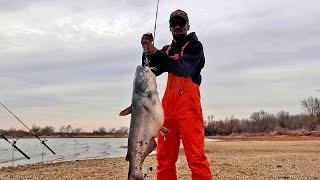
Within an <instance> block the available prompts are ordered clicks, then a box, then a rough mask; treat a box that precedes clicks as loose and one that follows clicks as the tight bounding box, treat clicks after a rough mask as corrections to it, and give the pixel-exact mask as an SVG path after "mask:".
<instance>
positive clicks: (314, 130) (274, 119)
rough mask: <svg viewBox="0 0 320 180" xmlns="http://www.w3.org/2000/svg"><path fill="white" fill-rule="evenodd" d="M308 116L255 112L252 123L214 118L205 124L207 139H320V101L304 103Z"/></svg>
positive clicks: (232, 118) (248, 120)
mask: <svg viewBox="0 0 320 180" xmlns="http://www.w3.org/2000/svg"><path fill="white" fill-rule="evenodd" d="M301 105H302V108H303V109H304V113H301V114H296V115H290V114H289V112H285V111H280V112H278V113H276V114H272V113H268V112H265V111H263V110H261V111H259V112H254V113H252V114H251V116H250V117H249V119H238V118H235V117H233V116H232V117H230V118H226V119H225V120H215V119H214V116H213V115H210V116H208V117H207V120H206V121H205V135H207V136H214V135H232V134H248V135H250V134H254V135H259V134H274V135H317V136H320V100H319V99H318V98H314V97H309V98H306V99H303V100H301Z"/></svg>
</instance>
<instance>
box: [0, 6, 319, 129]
mask: <svg viewBox="0 0 320 180" xmlns="http://www.w3.org/2000/svg"><path fill="white" fill-rule="evenodd" d="M176 9H182V10H185V11H186V12H187V13H188V16H189V19H190V25H191V27H190V31H189V33H190V32H196V34H197V36H198V37H199V40H200V41H201V42H202V44H203V46H204V53H205V57H206V64H205V67H204V69H203V71H202V73H201V74H202V84H201V100H202V109H203V114H204V120H206V118H207V116H209V115H213V116H214V117H215V118H216V119H225V118H227V117H231V116H234V117H236V118H240V119H242V118H249V117H250V115H251V113H253V112H257V111H260V110H264V111H265V112H269V113H277V112H280V111H287V112H289V113H290V114H300V113H303V108H302V107H301V103H300V101H301V100H302V99H304V98H308V97H310V96H313V97H319V90H318V89H319V84H320V79H319V78H317V77H318V76H319V69H320V61H319V59H320V52H319V50H318V49H319V47H320V43H319V42H320V30H319V27H320V22H319V21H318V19H317V14H319V11H320V2H318V1H311V3H310V2H308V3H306V2H305V3H303V2H301V1H299V0H293V1H292V0H284V1H281V2H279V1H277V0H269V1H259V2H252V1H246V0H241V1H238V0H231V1H228V2H225V1H210V0H204V1H201V3H199V2H198V1H191V0H186V1H184V3H181V1H168V0H161V1H160V4H159V14H158V21H157V30H156V39H155V45H156V47H157V48H158V49H161V48H162V47H163V46H164V45H166V44H168V43H170V42H171V39H172V36H171V34H170V31H169V27H168V26H169V24H168V18H169V15H170V13H171V12H172V11H174V10H176ZM155 10H156V1H148V0H139V1H134V2H131V1H126V0H122V1H110V0H109V1H100V0H93V1H90V2H88V1H77V2H73V1H67V2H65V1H60V0H58V1H38V0H31V1H8V2H1V3H0V22H2V24H5V25H3V26H1V27H0V41H1V42H2V43H0V83H1V85H0V102H1V103H3V104H4V105H6V106H7V107H8V108H9V109H10V110H11V111H12V112H13V113H15V114H16V115H17V116H18V117H20V118H21V119H22V121H24V122H25V123H26V124H27V125H28V126H29V127H31V126H32V125H33V124H35V125H37V126H40V127H44V126H52V127H54V128H55V129H59V128H60V127H61V126H62V125H68V124H71V125H72V127H76V128H82V129H83V130H88V131H92V130H93V129H98V128H99V127H105V128H107V129H109V128H116V129H118V128H120V127H129V124H130V116H126V117H119V116H118V113H119V112H120V111H121V110H123V109H124V108H126V107H128V106H129V105H130V103H131V93H132V92H131V91H132V81H133V77H134V71H135V68H136V66H137V65H139V64H140V63H141V53H142V48H141V45H140V38H141V36H142V34H143V33H146V32H153V27H154V19H155ZM166 77H167V76H166V74H163V75H161V76H159V77H158V78H157V83H158V91H159V95H160V98H162V96H163V93H164V90H165V85H166ZM0 124H1V125H0V129H10V128H15V129H20V128H21V129H23V126H22V125H21V124H19V122H17V121H16V120H15V119H14V117H12V116H11V115H10V114H9V113H8V112H7V111H6V110H5V109H4V108H0Z"/></svg>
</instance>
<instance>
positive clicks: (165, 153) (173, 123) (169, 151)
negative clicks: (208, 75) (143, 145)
mask: <svg viewBox="0 0 320 180" xmlns="http://www.w3.org/2000/svg"><path fill="white" fill-rule="evenodd" d="M169 24H170V26H169V28H170V31H171V33H172V36H173V40H172V42H171V44H170V45H167V46H164V47H163V48H162V49H161V50H158V49H157V48H156V47H155V46H154V45H153V43H152V42H153V37H152V34H150V33H147V34H144V35H143V36H142V38H141V44H142V47H143V52H144V53H143V57H142V65H143V66H146V65H148V66H149V67H155V68H153V69H152V71H153V72H154V74H155V75H156V76H159V75H161V74H162V73H164V72H168V80H167V87H166V90H165V94H164V96H163V99H162V107H163V111H164V125H163V126H164V127H165V128H167V129H168V130H169V133H168V134H167V135H166V136H163V135H162V134H161V133H159V135H158V146H157V161H158V165H157V179H158V180H175V179H177V175H176V165H175V163H176V161H177V159H178V154H179V147H180V140H181V141H182V144H183V146H184V151H185V154H186V157H187V161H188V166H189V168H190V169H191V172H192V179H193V180H195V179H196V180H207V179H212V175H211V172H210V165H209V162H208V159H207V157H206V156H205V152H204V124H203V117H202V108H201V102H200V88H199V87H200V84H201V75H200V72H201V69H202V68H203V67H204V64H205V57H204V53H203V47H202V44H201V42H200V41H199V40H198V38H197V36H196V34H195V33H194V32H192V33H190V34H188V31H189V28H190V25H189V18H188V15H187V13H186V12H184V11H182V10H176V11H174V12H172V13H171V15H170V19H169Z"/></svg>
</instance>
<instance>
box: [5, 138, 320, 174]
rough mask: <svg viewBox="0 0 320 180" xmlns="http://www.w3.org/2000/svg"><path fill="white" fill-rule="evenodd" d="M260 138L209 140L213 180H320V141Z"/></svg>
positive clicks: (116, 168) (80, 166) (122, 169)
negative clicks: (256, 139) (212, 141)
mask: <svg viewBox="0 0 320 180" xmlns="http://www.w3.org/2000/svg"><path fill="white" fill-rule="evenodd" d="M260 138H261V137H260ZM276 139H277V138H276ZM244 140H245V141H244ZM261 140H263V139H260V141H255V140H252V139H249V140H248V139H245V138H244V139H243V138H242V140H241V138H239V137H235V138H233V140H232V138H229V139H228V141H224V142H214V143H208V144H207V146H206V154H207V157H208V159H209V160H210V162H211V167H212V170H213V176H214V179H228V180H229V179H320V141H319V140H317V139H312V140H308V141H306V140H305V139H304V141H297V139H293V141H280V140H279V139H277V140H275V141H273V140H272V139H271V140H270V141H267V140H266V139H265V140H264V141H261ZM282 140H290V139H286V138H282ZM155 163H156V161H155V157H154V156H149V157H148V158H147V159H146V162H145V163H144V170H145V172H148V178H147V179H155V171H156V170H155V168H156V165H155ZM186 164H187V163H186V158H185V156H184V153H181V154H180V157H179V159H178V162H177V169H178V176H179V179H191V178H190V172H189V169H188V167H187V166H186ZM127 166H128V164H127V162H126V161H125V160H124V158H115V159H101V160H86V161H78V162H63V163H55V164H45V165H29V166H20V167H18V168H14V169H11V168H3V169H0V179H41V180H42V179H55V180H56V179H110V180H112V179H116V180H120V179H126V176H127ZM148 169H149V170H148ZM150 169H151V171H150ZM147 170H148V171H147Z"/></svg>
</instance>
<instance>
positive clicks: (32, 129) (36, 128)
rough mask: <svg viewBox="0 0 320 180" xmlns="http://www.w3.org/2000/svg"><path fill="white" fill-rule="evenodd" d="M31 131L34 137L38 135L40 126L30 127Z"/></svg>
mask: <svg viewBox="0 0 320 180" xmlns="http://www.w3.org/2000/svg"><path fill="white" fill-rule="evenodd" d="M31 131H32V132H33V133H35V134H36V135H40V133H41V127H40V126H36V125H32V127H31Z"/></svg>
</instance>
